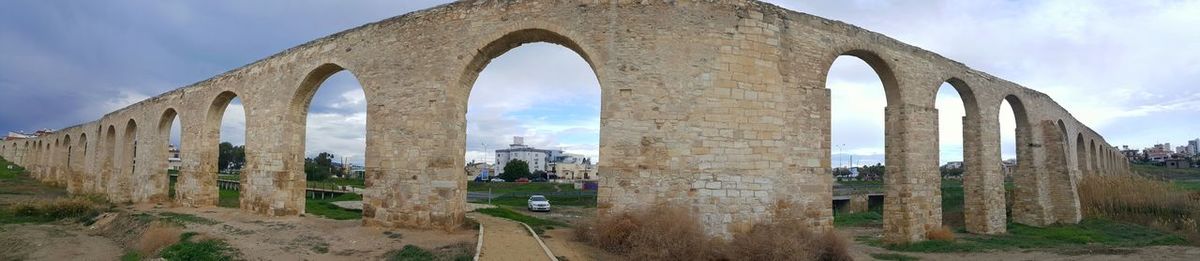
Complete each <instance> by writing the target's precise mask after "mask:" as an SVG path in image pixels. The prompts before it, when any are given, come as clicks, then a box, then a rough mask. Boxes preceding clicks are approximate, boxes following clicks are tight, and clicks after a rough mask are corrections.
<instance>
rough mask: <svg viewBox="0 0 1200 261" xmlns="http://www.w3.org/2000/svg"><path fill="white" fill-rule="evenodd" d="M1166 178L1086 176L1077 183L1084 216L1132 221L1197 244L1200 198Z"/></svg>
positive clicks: (1199, 238)
mask: <svg viewBox="0 0 1200 261" xmlns="http://www.w3.org/2000/svg"><path fill="white" fill-rule="evenodd" d="M1193 193H1194V192H1189V191H1186V190H1183V189H1179V188H1177V187H1175V186H1174V185H1173V184H1171V183H1169V182H1165V181H1159V180H1154V179H1150V178H1146V177H1142V176H1136V175H1111V176H1086V177H1084V178H1082V179H1081V180H1080V182H1079V203H1080V206H1081V207H1082V208H1083V215H1084V216H1085V217H1099V218H1106V219H1112V220H1120V221H1125V222H1132V223H1137V224H1141V225H1146V226H1151V227H1154V228H1158V229H1161V230H1166V231H1173V232H1175V233H1177V234H1181V235H1183V236H1184V237H1186V238H1188V239H1189V240H1191V241H1192V243H1193V244H1200V229H1198V228H1197V224H1196V221H1197V220H1200V198H1198V197H1195V196H1193Z"/></svg>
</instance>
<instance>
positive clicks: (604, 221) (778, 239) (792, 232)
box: [576, 204, 852, 260]
mask: <svg viewBox="0 0 1200 261" xmlns="http://www.w3.org/2000/svg"><path fill="white" fill-rule="evenodd" d="M698 220H699V219H698V218H696V217H695V216H693V215H692V214H691V212H689V211H687V210H686V209H684V208H680V207H662V206H660V207H654V208H647V209H642V210H631V211H629V212H625V213H619V214H610V215H605V216H602V218H600V219H598V220H596V221H595V222H585V223H584V224H591V225H592V226H590V227H589V226H581V227H579V228H577V229H576V237H577V239H579V240H582V241H586V242H590V243H592V244H594V245H595V246H597V247H600V248H602V249H605V250H607V251H609V252H613V253H617V254H622V255H625V256H626V257H628V258H629V259H631V260H852V258H851V257H850V255H849V253H848V251H847V244H848V243H847V241H846V240H845V239H844V238H843V237H842V236H840V235H838V234H837V233H836V232H834V231H832V230H829V231H825V232H823V233H819V234H818V233H813V232H812V230H811V229H810V228H809V226H808V223H807V221H806V220H807V219H806V218H805V216H804V215H803V213H802V212H801V208H797V207H792V206H790V205H785V204H777V205H776V206H775V207H773V215H772V216H771V217H770V218H769V219H767V220H764V221H763V222H759V223H757V224H753V225H751V226H749V228H748V229H747V230H745V231H741V232H737V233H734V234H733V235H732V237H731V239H730V240H728V241H726V240H722V239H720V238H713V237H710V236H709V235H707V234H706V233H705V232H704V227H703V225H701V224H700V223H699V222H698Z"/></svg>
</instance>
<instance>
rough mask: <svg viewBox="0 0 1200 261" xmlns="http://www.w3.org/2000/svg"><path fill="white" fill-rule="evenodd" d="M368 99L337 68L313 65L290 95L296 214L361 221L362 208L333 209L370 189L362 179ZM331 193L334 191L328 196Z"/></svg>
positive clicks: (367, 160)
mask: <svg viewBox="0 0 1200 261" xmlns="http://www.w3.org/2000/svg"><path fill="white" fill-rule="evenodd" d="M368 99H369V98H368V97H367V96H366V94H365V92H364V89H363V86H362V83H361V82H360V81H359V80H358V78H357V77H356V76H355V75H354V74H353V73H352V72H351V71H349V70H347V69H345V68H344V67H342V66H340V65H337V64H332V63H329V64H323V65H321V66H318V67H317V68H316V69H314V70H313V71H311V72H309V74H308V75H307V76H306V77H305V78H304V80H303V81H302V82H301V86H300V88H299V90H298V91H297V93H296V94H295V95H294V96H293V98H292V102H291V105H290V110H289V114H290V115H291V116H290V117H291V119H290V122H292V124H293V125H292V126H290V127H289V128H288V131H294V132H296V133H298V134H299V135H291V137H294V138H295V140H293V141H292V144H295V145H296V146H293V147H291V148H289V150H290V151H289V154H288V155H289V158H288V163H287V164H289V165H291V166H295V167H290V168H288V169H300V170H303V173H296V174H293V175H296V176H300V175H301V174H302V175H303V178H302V179H301V178H297V179H296V180H298V181H299V184H298V185H297V186H295V188H294V190H295V192H294V193H293V197H300V198H299V200H301V201H300V202H302V203H303V206H302V207H301V208H300V211H301V213H309V214H314V215H318V216H323V217H327V218H333V219H361V218H362V215H363V213H362V212H363V211H362V210H358V209H346V208H341V207H337V205H335V204H333V203H334V202H341V201H362V199H363V196H362V194H363V193H364V192H365V190H366V189H368V186H369V185H371V183H370V182H367V179H366V177H365V176H366V169H365V166H367V164H368V163H370V162H373V161H374V160H375V159H373V156H371V155H368V153H367V148H366V146H367V139H368V135H367V129H368V128H367V126H368V124H369V123H370V120H369V119H368V115H369V114H368V113H367V104H369V103H368ZM329 191H334V192H329Z"/></svg>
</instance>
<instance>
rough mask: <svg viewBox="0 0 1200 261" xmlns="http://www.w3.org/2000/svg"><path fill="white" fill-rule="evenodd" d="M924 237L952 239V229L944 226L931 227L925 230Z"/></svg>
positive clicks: (942, 239) (941, 239) (943, 239)
mask: <svg viewBox="0 0 1200 261" xmlns="http://www.w3.org/2000/svg"><path fill="white" fill-rule="evenodd" d="M925 238H928V239H929V240H940V241H954V231H953V230H950V228H949V227H946V226H942V227H938V228H933V229H930V230H928V231H927V232H925Z"/></svg>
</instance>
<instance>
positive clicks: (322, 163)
mask: <svg viewBox="0 0 1200 261" xmlns="http://www.w3.org/2000/svg"><path fill="white" fill-rule="evenodd" d="M333 158H334V156H333V154H332V153H328V152H321V153H319V154H317V157H316V158H305V159H304V179H305V180H314V181H321V180H325V179H327V178H329V176H332V175H333V174H334V173H341V172H342V168H341V167H339V166H334V165H333Z"/></svg>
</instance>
